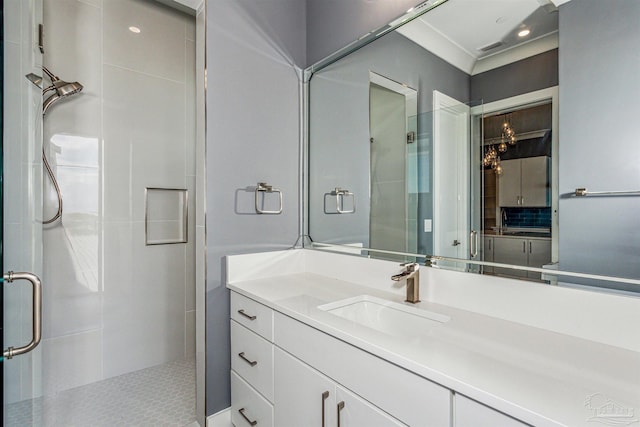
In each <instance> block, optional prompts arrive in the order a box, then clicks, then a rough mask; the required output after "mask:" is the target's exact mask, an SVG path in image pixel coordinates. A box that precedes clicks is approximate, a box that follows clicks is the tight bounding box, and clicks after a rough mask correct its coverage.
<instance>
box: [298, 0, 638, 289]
mask: <svg viewBox="0 0 640 427" xmlns="http://www.w3.org/2000/svg"><path fill="white" fill-rule="evenodd" d="M427 9H429V10H427ZM638 22H640V2H638V1H637V0H619V1H616V2H608V1H602V0H574V1H568V2H566V1H560V0H445V1H431V2H426V3H425V4H423V5H422V6H421V7H417V8H416V10H414V11H410V12H408V14H407V15H405V16H404V17H402V18H399V19H398V20H397V21H395V22H394V23H391V24H390V26H389V27H387V29H393V31H386V30H384V29H383V31H382V33H385V34H384V35H382V36H380V37H377V38H375V39H374V40H373V41H371V40H368V41H367V43H363V45H362V46H360V47H359V48H358V49H355V50H353V51H351V52H350V53H349V54H348V55H344V54H336V55H335V56H334V57H333V58H330V59H328V60H326V61H324V62H322V63H321V65H320V66H315V67H312V68H311V69H310V70H309V71H310V74H311V79H310V81H309V89H308V90H309V98H308V119H309V134H308V176H307V177H308V182H307V183H308V203H307V219H308V221H307V224H308V234H309V236H310V237H311V239H312V240H313V242H315V243H316V244H320V245H321V244H331V245H340V248H342V249H341V250H346V251H349V252H354V253H361V254H363V255H367V256H370V257H379V258H385V259H392V260H411V259H417V260H421V261H422V260H424V259H426V258H429V257H427V255H433V256H439V257H441V259H442V260H441V261H439V262H438V265H439V266H440V267H443V268H455V269H460V270H465V271H473V272H477V273H479V274H492V275H497V276H506V277H515V278H521V279H524V280H531V281H539V282H541V283H553V284H561V285H563V284H566V285H578V286H588V287H590V288H594V289H601V288H607V289H610V290H617V291H623V292H631V293H637V292H640V137H639V136H638V135H639V133H640V132H639V131H640V126H639V125H638V124H637V123H638V119H637V117H638V116H639V113H640V108H639V107H638V105H639V104H638V100H639V99H640V79H639V78H638V76H640V54H639V53H638V52H640V48H639V46H640V27H638V25H637V23H638ZM372 38H373V37H372ZM455 259H457V260H466V262H463V261H459V262H455V261H451V260H455ZM509 266H513V267H512V268H509ZM543 271H544V272H546V271H548V272H550V273H551V272H554V271H555V272H558V271H560V272H575V273H577V274H576V275H573V276H572V277H569V276H568V275H558V274H557V273H551V274H544V273H543ZM590 275H594V276H610V277H615V278H618V280H617V281H608V280H600V279H598V278H593V277H590Z"/></svg>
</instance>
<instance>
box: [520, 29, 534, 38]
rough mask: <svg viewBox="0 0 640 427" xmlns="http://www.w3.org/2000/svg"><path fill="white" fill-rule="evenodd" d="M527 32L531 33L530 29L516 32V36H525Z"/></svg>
mask: <svg viewBox="0 0 640 427" xmlns="http://www.w3.org/2000/svg"><path fill="white" fill-rule="evenodd" d="M529 34H531V30H522V31H520V32H519V33H518V37H527V36H528V35H529Z"/></svg>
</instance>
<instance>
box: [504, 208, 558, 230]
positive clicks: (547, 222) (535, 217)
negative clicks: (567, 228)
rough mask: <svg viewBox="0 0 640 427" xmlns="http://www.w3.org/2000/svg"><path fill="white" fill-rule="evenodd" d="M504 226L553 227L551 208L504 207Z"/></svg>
mask: <svg viewBox="0 0 640 427" xmlns="http://www.w3.org/2000/svg"><path fill="white" fill-rule="evenodd" d="M503 209H504V212H505V213H506V217H507V218H506V221H505V220H504V217H503V221H502V225H503V226H504V227H536V228H551V208H503Z"/></svg>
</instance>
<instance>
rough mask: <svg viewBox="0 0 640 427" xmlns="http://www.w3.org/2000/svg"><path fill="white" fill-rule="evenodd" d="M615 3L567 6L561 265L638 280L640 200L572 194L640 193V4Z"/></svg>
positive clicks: (563, 14)
mask: <svg viewBox="0 0 640 427" xmlns="http://www.w3.org/2000/svg"><path fill="white" fill-rule="evenodd" d="M612 6H613V5H612V3H610V2H603V1H599V0H581V1H572V2H570V3H567V4H565V5H563V6H561V7H560V61H559V69H560V72H559V78H560V129H559V131H560V133H559V135H560V141H561V143H560V153H559V159H560V177H559V181H560V182H559V184H560V196H561V198H560V205H559V208H560V216H559V222H560V241H559V251H560V260H561V262H560V267H561V269H563V270H575V271H585V272H592V273H599V274H607V275H613V276H626V277H635V278H638V277H640V262H638V260H639V259H640V227H638V212H640V197H599V198H596V197H590V198H580V199H578V198H571V197H566V195H568V194H569V193H572V192H573V191H574V190H575V189H576V188H578V187H586V188H588V189H590V190H593V191H598V190H628V189H638V188H640V172H639V171H640V169H639V166H638V165H639V162H638V159H640V144H639V143H638V130H639V128H638V115H639V113H640V111H639V108H638V99H639V97H640V78H638V76H640V50H638V46H639V45H640V27H639V26H638V16H640V2H639V1H637V0H618V1H616V2H615V6H614V7H612ZM612 64H615V65H612ZM563 196H564V197H563Z"/></svg>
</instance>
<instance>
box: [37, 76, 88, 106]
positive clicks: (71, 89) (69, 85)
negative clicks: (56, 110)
mask: <svg viewBox="0 0 640 427" xmlns="http://www.w3.org/2000/svg"><path fill="white" fill-rule="evenodd" d="M42 71H44V72H45V74H46V75H47V76H48V77H49V79H50V80H51V86H49V87H46V88H44V89H43V90H42V96H43V97H44V96H45V95H46V94H47V93H49V92H55V93H54V94H52V95H51V96H49V97H48V98H47V99H45V100H44V102H43V103H42V114H43V115H44V114H47V110H48V109H49V107H51V105H52V104H53V103H54V102H56V101H59V100H60V99H62V98H66V97H67V96H71V95H75V94H76V93H79V92H81V91H82V89H83V88H84V86H82V85H81V84H80V83H78V82H66V81H64V80H60V78H59V77H58V76H56V75H55V74H53V73H52V72H51V71H49V70H48V69H47V67H42Z"/></svg>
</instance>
